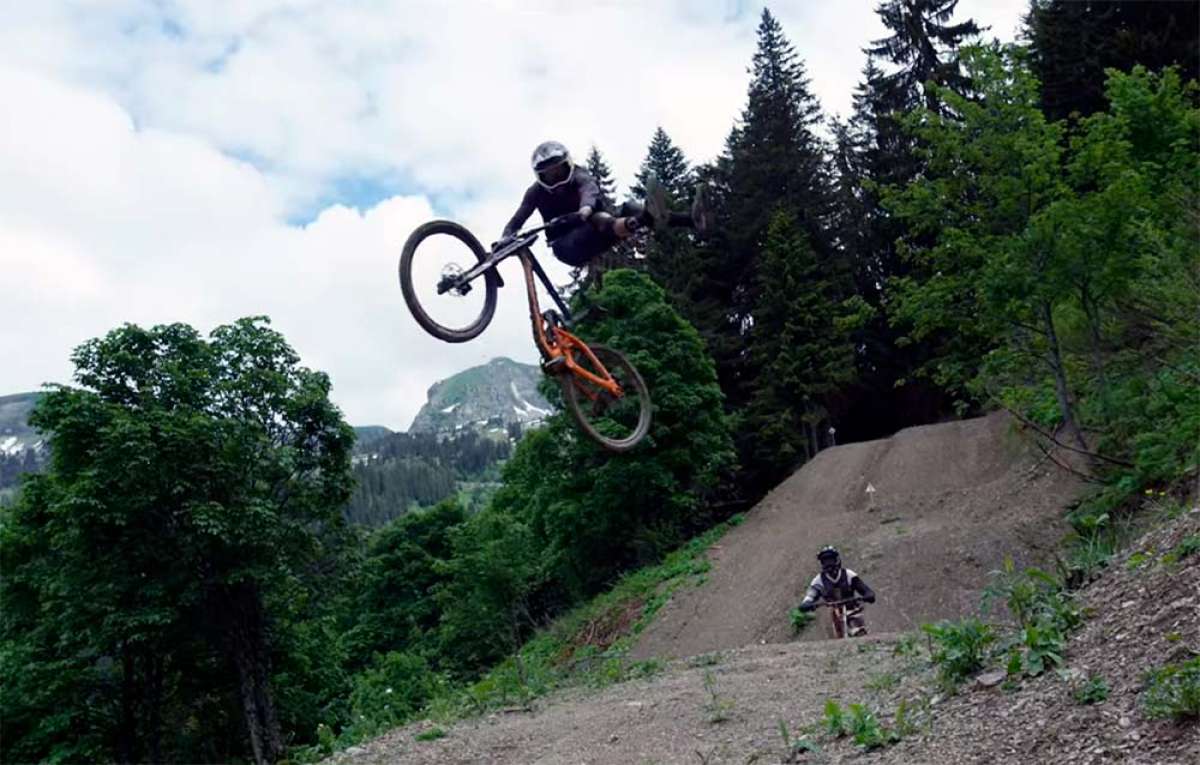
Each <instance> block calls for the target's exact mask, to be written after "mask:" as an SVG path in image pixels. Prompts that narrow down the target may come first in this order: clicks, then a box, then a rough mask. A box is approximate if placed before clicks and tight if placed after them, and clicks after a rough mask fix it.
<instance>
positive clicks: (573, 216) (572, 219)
mask: <svg viewBox="0 0 1200 765" xmlns="http://www.w3.org/2000/svg"><path fill="white" fill-rule="evenodd" d="M583 222H584V218H583V216H582V215H580V214H579V213H578V212H571V213H567V214H565V215H559V216H558V217H557V218H551V219H550V220H548V221H546V222H545V223H543V224H542V225H540V226H538V227H536V228H528V229H525V230H524V231H521V232H519V233H516V234H513V235H512V236H506V237H503V238H501V239H500V240H499V241H496V242H493V243H492V251H493V252H494V251H495V250H498V249H499V248H501V247H503V246H505V245H507V244H509V243H510V242H515V241H516V240H518V239H524V238H525V237H527V236H534V235H536V234H540V233H542V232H543V231H547V230H549V229H553V228H557V227H560V226H566V225H568V224H571V223H583Z"/></svg>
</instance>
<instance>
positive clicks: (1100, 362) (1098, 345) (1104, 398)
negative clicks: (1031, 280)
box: [1079, 285, 1108, 415]
mask: <svg viewBox="0 0 1200 765" xmlns="http://www.w3.org/2000/svg"><path fill="white" fill-rule="evenodd" d="M1079 302H1080V303H1082V304H1083V312H1084V314H1085V315H1086V316H1087V320H1088V333H1089V335H1090V336H1091V340H1092V367H1093V369H1094V370H1095V372H1096V379H1097V381H1098V382H1099V385H1100V401H1101V402H1103V403H1104V404H1106V405H1107V403H1108V375H1107V374H1105V371H1104V352H1103V348H1102V338H1101V336H1100V309H1099V307H1098V306H1097V305H1096V301H1095V300H1093V299H1092V294H1091V290H1089V289H1088V288H1087V286H1086V285H1085V286H1083V287H1081V288H1080V291H1079ZM1105 414H1106V415H1107V412H1106V413H1105Z"/></svg>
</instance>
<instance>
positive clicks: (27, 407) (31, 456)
mask: <svg viewBox="0 0 1200 765" xmlns="http://www.w3.org/2000/svg"><path fill="white" fill-rule="evenodd" d="M39 395H40V394H38V393H16V394H13V395H10V396H0V504H2V503H4V502H6V501H8V500H9V499H11V497H12V496H13V494H14V492H15V491H16V486H17V484H18V483H19V482H20V477H21V475H22V474H24V473H36V472H37V471H39V470H41V469H42V466H43V465H44V464H45V462H46V450H45V447H44V445H43V441H42V437H41V436H40V435H38V432H37V431H36V430H34V429H33V428H31V427H29V413H30V412H32V411H33V405H34V404H36V403H37V399H38V396H39Z"/></svg>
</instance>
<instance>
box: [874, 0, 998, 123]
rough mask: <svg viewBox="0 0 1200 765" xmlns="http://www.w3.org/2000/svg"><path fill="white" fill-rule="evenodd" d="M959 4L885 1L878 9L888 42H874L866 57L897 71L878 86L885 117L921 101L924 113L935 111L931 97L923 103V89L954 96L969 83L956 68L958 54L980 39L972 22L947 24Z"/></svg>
mask: <svg viewBox="0 0 1200 765" xmlns="http://www.w3.org/2000/svg"><path fill="white" fill-rule="evenodd" d="M957 5H958V0H887V1H886V2H884V3H883V4H881V5H880V6H879V8H878V13H879V16H880V18H881V19H882V20H883V23H884V26H886V27H887V28H888V29H890V30H891V31H892V35H891V37H884V38H882V39H879V40H874V41H872V43H871V47H870V48H868V49H867V55H869V56H875V57H879V58H883V59H886V60H888V61H891V62H892V63H893V64H896V65H897V66H899V67H900V68H899V69H898V70H897V71H895V72H893V73H892V74H889V75H886V76H885V77H884V78H883V80H882V82H881V84H882V86H883V90H882V95H883V98H884V102H885V104H886V105H887V107H888V110H889V111H892V112H906V111H909V110H910V109H912V108H914V107H916V106H917V105H919V104H920V103H922V100H923V101H924V104H925V106H926V108H929V109H933V110H936V109H938V108H939V106H938V102H937V99H936V98H935V97H934V96H933V94H932V93H925V94H924V96H923V97H922V86H924V84H925V83H927V82H934V83H936V84H938V85H941V86H943V87H948V88H950V89H951V90H953V91H955V92H956V93H960V94H961V93H963V92H965V90H966V88H967V87H968V82H967V80H966V78H965V77H963V74H962V70H961V68H960V67H959V63H958V56H957V49H958V47H959V45H961V44H962V42H963V41H964V40H966V39H967V38H970V37H975V36H977V35H978V34H979V33H980V31H981V30H980V29H979V27H978V26H977V25H976V24H975V22H974V21H972V20H970V19H968V20H967V21H964V22H962V23H960V24H950V23H948V22H949V21H950V17H951V16H953V15H954V8H955V6H957Z"/></svg>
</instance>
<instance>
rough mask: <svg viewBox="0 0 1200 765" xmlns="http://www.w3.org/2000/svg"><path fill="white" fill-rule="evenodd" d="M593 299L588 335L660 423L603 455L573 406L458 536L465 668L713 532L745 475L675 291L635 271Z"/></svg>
mask: <svg viewBox="0 0 1200 765" xmlns="http://www.w3.org/2000/svg"><path fill="white" fill-rule="evenodd" d="M591 300H592V301H593V302H594V303H596V304H597V305H600V306H602V307H603V308H604V309H605V312H604V313H603V315H597V314H591V315H590V316H589V320H588V321H585V322H584V323H583V324H582V326H581V327H580V332H581V333H582V334H583V335H584V336H585V337H587V338H588V341H589V342H595V343H602V344H606V345H609V346H611V347H614V348H619V349H621V351H622V352H624V353H625V354H626V355H627V356H628V357H629V358H630V360H631V361H632V362H633V363H634V364H635V365H636V366H637V367H638V369H639V371H640V372H641V374H642V375H643V377H644V379H645V380H646V383H647V385H648V386H649V388H650V391H651V396H652V397H653V400H654V406H655V409H654V423H653V425H652V427H651V431H650V434H649V435H648V436H647V437H646V440H645V441H644V442H643V444H642V445H640V446H639V447H638V448H637V449H635V450H633V451H632V452H630V453H626V454H611V453H608V452H604V451H603V450H602V449H601V448H600V447H599V446H597V445H596V444H594V443H593V442H592V441H591V440H589V439H586V438H584V437H582V436H581V435H580V434H579V433H578V432H577V431H576V429H575V427H574V425H573V424H571V423H570V422H569V421H568V420H567V417H566V415H565V414H558V415H554V416H552V417H551V418H550V419H549V420H548V422H547V424H546V425H545V426H544V427H542V428H540V429H538V430H535V431H533V432H531V433H529V434H527V435H526V436H525V437H524V438H523V439H522V440H521V442H520V443H519V444H518V446H517V449H516V451H515V453H514V455H513V458H512V459H511V460H510V461H509V462H508V463H507V464H506V465H505V467H504V471H503V476H504V485H503V486H502V487H501V489H500V490H499V491H498V492H497V493H496V496H495V498H494V500H493V502H492V505H491V506H490V507H489V508H488V509H487V510H485V511H483V512H482V513H480V514H479V515H477V516H475V517H474V518H472V519H471V520H470V521H469V522H468V523H467V524H466V525H465V526H463V527H461V530H460V531H459V532H457V534H458V536H457V537H456V540H455V543H454V545H455V553H454V555H453V557H452V558H451V560H450V561H449V562H448V563H447V570H448V571H449V572H450V573H451V576H452V581H451V582H450V583H449V584H448V585H447V586H446V587H445V588H444V589H443V590H442V593H443V594H442V596H441V598H442V602H443V603H444V604H445V605H444V608H445V609H446V610H445V616H444V617H443V621H442V636H443V644H444V646H445V651H446V652H447V654H448V655H451V654H452V655H455V656H457V657H458V659H457V661H458V664H459V665H460V666H462V667H464V668H479V667H481V666H484V665H485V664H486V663H487V662H488V661H491V660H495V659H497V658H499V657H500V656H503V655H504V654H506V653H510V652H511V650H512V649H513V648H514V647H515V645H517V644H519V640H520V639H522V635H523V634H524V633H525V632H526V631H527V630H528V628H529V626H530V625H531V623H532V620H537V619H541V618H544V617H545V616H546V615H547V614H550V613H554V612H555V611H556V610H558V609H561V608H563V607H565V606H567V605H569V604H571V603H573V602H575V601H577V600H578V599H579V598H582V597H585V596H587V595H590V594H592V593H595V592H596V591H598V590H599V589H601V588H602V587H603V586H605V585H606V584H607V583H608V582H610V581H611V580H612V579H613V578H614V577H615V576H616V575H618V574H619V573H620V572H622V571H624V570H626V569H628V568H630V567H632V566H636V565H639V564H644V563H647V562H649V561H652V560H656V559H657V558H658V557H659V556H660V555H661V554H662V553H663V552H665V551H666V550H668V549H670V548H671V547H673V546H674V545H676V544H678V543H679V542H680V541H682V540H683V539H684V538H685V537H686V536H687V535H688V534H689V533H692V532H695V531H699V530H701V529H704V528H707V526H708V525H709V524H710V523H711V522H712V520H713V517H712V515H711V514H710V513H708V512H706V500H707V499H708V498H709V497H710V496H711V495H712V493H713V492H714V491H715V490H716V488H717V486H718V484H719V482H720V480H721V479H722V478H723V477H725V476H727V474H728V472H729V471H730V470H731V469H732V466H733V450H732V446H731V441H730V435H729V424H728V419H727V417H726V415H725V413H724V411H723V407H722V399H721V392H720V388H719V387H718V386H717V382H716V375H715V372H714V369H713V365H712V361H711V359H710V358H709V357H708V356H707V354H706V353H705V351H704V346H703V343H702V341H701V340H700V337H699V336H698V335H697V333H696V331H695V330H694V329H693V328H692V327H691V326H689V325H688V324H687V323H686V322H685V321H683V320H682V319H681V318H680V317H679V315H678V314H677V313H676V312H675V311H674V310H673V309H672V308H671V307H670V306H669V305H668V303H667V302H666V298H665V295H664V294H663V291H662V289H661V288H659V287H657V286H656V285H654V283H653V282H652V281H651V280H650V279H649V278H648V277H647V276H645V275H643V274H640V273H637V272H634V271H631V270H628V269H622V270H617V271H613V272H611V273H609V274H608V275H607V276H606V277H605V280H604V285H603V287H602V288H600V289H599V290H598V291H596V292H595V293H594V294H593V295H592V296H591Z"/></svg>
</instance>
